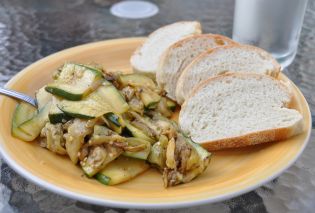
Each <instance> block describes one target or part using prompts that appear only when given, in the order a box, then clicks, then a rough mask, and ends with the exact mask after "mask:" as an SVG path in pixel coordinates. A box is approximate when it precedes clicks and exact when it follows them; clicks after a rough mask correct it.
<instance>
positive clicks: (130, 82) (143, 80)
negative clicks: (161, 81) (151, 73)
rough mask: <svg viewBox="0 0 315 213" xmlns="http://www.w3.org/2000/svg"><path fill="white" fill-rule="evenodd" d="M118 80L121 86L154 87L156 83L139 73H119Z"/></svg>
mask: <svg viewBox="0 0 315 213" xmlns="http://www.w3.org/2000/svg"><path fill="white" fill-rule="evenodd" d="M118 81H119V83H120V84H121V86H122V87H126V86H133V87H144V88H150V89H155V88H156V84H155V83H154V81H153V80H152V79H151V78H150V77H148V76H145V75H143V74H139V73H133V74H126V75H120V76H119V78H118Z"/></svg>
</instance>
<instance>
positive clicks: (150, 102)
mask: <svg viewBox="0 0 315 213" xmlns="http://www.w3.org/2000/svg"><path fill="white" fill-rule="evenodd" d="M140 98H141V101H142V102H143V104H144V106H145V107H146V108H147V109H154V108H155V107H156V106H157V104H158V103H159V102H160V100H161V96H160V95H158V94H157V93H155V92H153V91H151V90H143V91H142V92H141V93H140Z"/></svg>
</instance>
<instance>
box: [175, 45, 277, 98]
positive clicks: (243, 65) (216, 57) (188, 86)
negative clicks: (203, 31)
mask: <svg viewBox="0 0 315 213" xmlns="http://www.w3.org/2000/svg"><path fill="white" fill-rule="evenodd" d="M227 71H233V72H251V73H252V72H254V73H262V74H267V75H271V76H274V77H277V76H278V74H279V72H280V65H279V64H278V63H277V61H276V60H275V59H273V57H272V56H271V55H270V54H269V53H267V52H266V51H264V50H262V49H260V48H258V47H254V46H249V45H229V46H223V47H218V48H215V49H212V50H209V51H208V52H206V53H204V54H201V55H200V56H199V57H198V58H196V59H195V60H194V61H193V62H192V63H191V64H189V65H188V66H187V67H186V69H185V70H184V71H183V73H182V74H181V76H180V78H179V80H178V83H177V86H176V100H177V102H178V103H179V104H182V103H183V102H184V100H185V99H186V98H187V97H188V96H189V94H190V92H191V90H192V88H193V87H194V86H195V85H197V84H198V83H200V82H201V81H202V80H204V79H207V78H209V77H212V76H216V75H219V74H222V73H224V72H227Z"/></svg>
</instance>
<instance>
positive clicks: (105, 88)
mask: <svg viewBox="0 0 315 213" xmlns="http://www.w3.org/2000/svg"><path fill="white" fill-rule="evenodd" d="M99 95H100V96H101V97H103V98H104V100H106V101H107V103H109V104H110V105H111V106H112V108H113V112H115V113H117V114H122V113H124V112H126V111H127V110H128V109H129V105H128V103H127V102H126V101H125V99H124V97H123V96H122V95H121V93H120V92H119V91H118V90H117V89H116V87H115V86H114V85H113V84H111V83H110V82H108V81H104V82H103V85H102V86H101V87H100V89H99Z"/></svg>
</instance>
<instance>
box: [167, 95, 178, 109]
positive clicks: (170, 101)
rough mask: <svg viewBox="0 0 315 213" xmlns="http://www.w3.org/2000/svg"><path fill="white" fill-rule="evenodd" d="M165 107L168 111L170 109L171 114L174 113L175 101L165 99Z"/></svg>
mask: <svg viewBox="0 0 315 213" xmlns="http://www.w3.org/2000/svg"><path fill="white" fill-rule="evenodd" d="M166 105H167V107H168V109H170V110H171V111H173V112H174V111H175V109H176V102H175V101H172V100H171V99H169V98H166Z"/></svg>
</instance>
